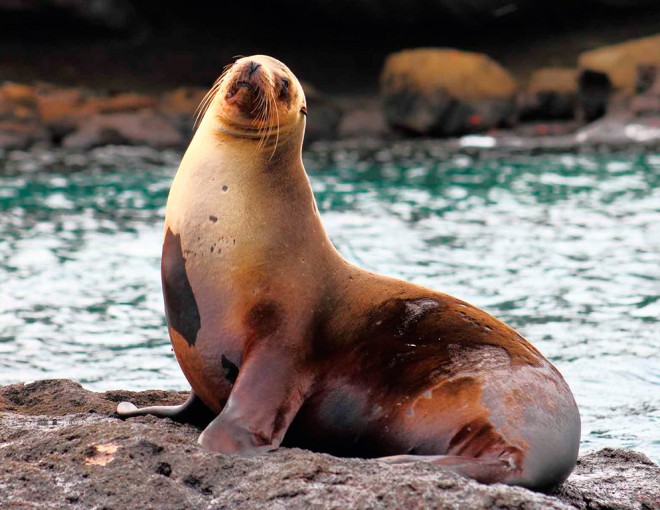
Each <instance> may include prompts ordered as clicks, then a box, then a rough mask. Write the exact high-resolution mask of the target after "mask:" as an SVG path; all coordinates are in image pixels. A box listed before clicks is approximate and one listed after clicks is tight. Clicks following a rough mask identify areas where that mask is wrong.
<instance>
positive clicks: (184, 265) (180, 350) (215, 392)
mask: <svg viewBox="0 0 660 510" xmlns="http://www.w3.org/2000/svg"><path fill="white" fill-rule="evenodd" d="M232 192H233V194H234V195H238V193H237V190H230V184H229V183H228V182H227V179H226V178H223V175H222V174H220V175H214V176H206V177H204V176H199V175H196V174H195V173H191V172H186V171H185V169H183V171H182V169H180V171H179V173H178V174H177V176H176V178H175V180H174V183H173V185H172V188H171V191H170V196H169V198H168V206H167V212H166V219H165V233H164V240H163V252H162V261H161V276H162V286H163V297H164V302H165V303H164V304H165V311H166V316H167V322H168V329H169V334H170V339H171V341H172V345H173V348H174V352H175V355H176V357H177V360H178V362H179V364H180V366H181V368H182V370H183V372H184V374H185V376H186V378H187V379H188V381H189V382H190V384H191V386H192V387H193V390H194V391H195V393H196V394H197V395H199V396H200V398H201V399H202V400H203V401H204V402H205V403H206V404H207V405H208V406H209V407H211V408H212V409H214V410H215V411H218V412H219V411H220V410H221V409H222V406H224V403H225V402H226V399H227V398H228V395H229V392H230V390H231V386H232V384H233V383H234V381H235V380H236V377H237V375H238V368H239V367H240V364H241V358H242V353H243V345H242V338H243V336H244V335H242V330H241V325H240V323H239V322H238V321H236V320H235V318H236V317H239V316H240V315H241V313H242V312H241V309H242V308H243V307H244V306H245V304H244V303H245V289H246V288H248V287H249V285H244V284H242V283H241V279H242V278H244V276H242V274H243V271H242V268H243V267H244V265H243V263H242V260H244V259H245V252H246V250H248V251H249V247H248V246H247V244H248V242H247V239H246V238H245V232H246V231H249V226H246V227H245V228H242V226H241V225H240V218H238V217H237V216H236V214H235V213H233V212H232V211H235V210H237V204H236V202H237V198H235V197H232V194H231V193H232ZM239 200H240V198H239ZM243 283H246V282H243Z"/></svg>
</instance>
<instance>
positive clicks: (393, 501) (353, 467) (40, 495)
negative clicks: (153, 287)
mask: <svg viewBox="0 0 660 510" xmlns="http://www.w3.org/2000/svg"><path fill="white" fill-rule="evenodd" d="M184 399H185V394H183V393H181V392H165V391H148V392H137V393H136V392H127V391H111V392H106V393H94V392H90V391H87V390H85V389H83V388H82V387H81V386H80V385H79V384H77V383H74V382H72V381H67V380H51V381H37V382H35V383H31V384H15V385H11V386H5V387H1V388H0V507H1V508H3V509H4V508H6V509H14V508H16V509H18V508H45V509H49V508H53V509H54V508H99V509H101V508H108V509H110V508H129V507H130V508H143V507H144V508H159V509H183V508H287V509H288V508H347V507H348V508H365V509H367V508H379V509H380V508H438V509H450V508H451V509H454V508H455V509H458V508H473V509H482V508H483V509H485V508H498V509H526V510H529V509H570V508H579V509H590V510H591V509H606V508H617V509H652V508H660V484H659V483H658V482H659V481H660V468H659V467H658V466H657V465H656V464H654V463H653V462H652V461H650V460H649V459H648V458H647V457H645V456H644V455H642V454H640V453H637V452H632V451H625V450H617V449H609V448H608V449H604V450H600V451H598V452H592V453H587V454H585V455H583V456H582V457H581V458H580V461H579V464H578V466H577V468H576V470H575V472H574V473H573V475H571V477H570V478H569V480H568V481H567V482H566V483H565V484H564V485H563V486H561V487H560V488H558V489H557V490H556V491H555V492H554V493H553V494H552V495H543V494H538V493H534V492H531V491H528V490H525V489H521V488H516V487H507V486H504V485H491V486H487V485H482V484H479V483H476V482H474V481H471V480H466V479H464V478H461V477H459V476H457V475H454V474H453V473H450V472H447V471H444V470H442V469H439V468H436V467H433V466H429V465H425V464H422V463H420V464H415V465H411V466H390V465H385V464H381V463H379V462H378V461H374V460H361V459H340V458H336V457H332V456H329V455H323V454H316V453H312V452H308V451H303V450H295V449H280V450H278V451H276V452H273V453H270V454H267V455H263V456H259V457H251V458H238V457H228V456H223V455H216V454H212V453H208V452H205V451H203V450H201V449H199V448H198V447H197V444H196V438H197V436H198V434H199V432H198V431H197V430H196V429H195V428H193V427H190V426H185V425H179V424H176V423H174V422H172V421H170V420H159V419H157V418H153V417H143V418H135V419H131V420H128V421H121V420H119V419H117V418H116V416H113V412H114V409H115V406H116V402H118V401H121V400H131V401H133V402H135V403H136V404H138V405H148V404H168V403H178V402H181V401H183V400H184Z"/></svg>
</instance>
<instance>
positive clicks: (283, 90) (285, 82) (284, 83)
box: [280, 78, 289, 98]
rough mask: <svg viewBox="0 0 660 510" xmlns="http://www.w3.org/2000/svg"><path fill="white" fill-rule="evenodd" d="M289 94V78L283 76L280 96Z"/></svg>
mask: <svg viewBox="0 0 660 510" xmlns="http://www.w3.org/2000/svg"><path fill="white" fill-rule="evenodd" d="M288 94H289V80H287V79H286V78H282V88H281V89H280V98H283V97H286V96H287V95H288Z"/></svg>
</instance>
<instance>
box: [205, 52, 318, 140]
mask: <svg viewBox="0 0 660 510" xmlns="http://www.w3.org/2000/svg"><path fill="white" fill-rule="evenodd" d="M200 113H201V115H202V116H203V117H204V118H205V119H206V117H208V116H209V115H213V116H214V118H215V121H216V123H215V125H214V128H215V129H217V131H218V136H220V137H221V138H223V139H225V140H226V139H235V140H246V141H253V142H255V144H256V145H257V147H258V148H259V149H264V150H275V148H277V145H278V143H279V144H283V143H286V142H287V141H291V140H299V141H300V142H302V136H303V133H304V130H305V117H306V115H307V104H306V101H305V94H304V92H303V89H302V86H301V85H300V82H299V81H298V79H297V78H296V77H295V75H294V74H293V73H292V72H291V71H290V70H289V68H288V67H287V66H285V65H284V64H283V63H282V62H280V61H279V60H276V59H274V58H272V57H269V56H267V55H254V56H251V57H243V58H240V59H239V60H237V61H236V62H234V63H233V64H231V65H230V66H228V67H227V68H226V69H225V71H224V72H223V73H222V75H221V76H220V78H218V80H217V81H216V83H215V84H214V86H213V87H212V88H211V90H210V91H209V93H208V94H207V96H206V97H205V99H204V100H203V101H202V104H201V105H200Z"/></svg>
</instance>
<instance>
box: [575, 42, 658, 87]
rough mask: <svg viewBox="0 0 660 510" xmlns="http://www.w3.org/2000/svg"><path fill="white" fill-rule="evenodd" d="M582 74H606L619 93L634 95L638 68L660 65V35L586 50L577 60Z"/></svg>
mask: <svg viewBox="0 0 660 510" xmlns="http://www.w3.org/2000/svg"><path fill="white" fill-rule="evenodd" d="M578 66H579V67H580V69H581V70H582V71H584V70H589V71H597V72H601V73H605V74H606V75H607V76H608V77H609V79H610V81H611V83H612V86H613V87H614V91H615V92H616V93H619V94H622V95H624V96H632V95H633V94H634V93H635V91H636V85H637V78H638V70H639V66H660V34H658V35H654V36H652V37H643V38H641V39H633V40H631V41H626V42H622V43H619V44H613V45H611V46H604V47H602V48H597V49H595V50H591V51H585V52H584V53H581V54H580V55H579V57H578Z"/></svg>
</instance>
